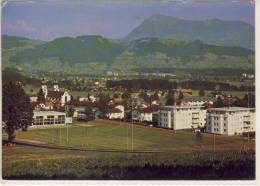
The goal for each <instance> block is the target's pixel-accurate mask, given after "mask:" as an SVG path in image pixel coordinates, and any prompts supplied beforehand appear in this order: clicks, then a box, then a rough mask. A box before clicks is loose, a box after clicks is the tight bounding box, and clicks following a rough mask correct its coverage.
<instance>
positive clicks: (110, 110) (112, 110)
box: [105, 108, 122, 114]
mask: <svg viewBox="0 0 260 186" xmlns="http://www.w3.org/2000/svg"><path fill="white" fill-rule="evenodd" d="M121 112H122V111H121V110H119V109H118V108H110V109H107V110H105V113H107V114H108V113H121Z"/></svg>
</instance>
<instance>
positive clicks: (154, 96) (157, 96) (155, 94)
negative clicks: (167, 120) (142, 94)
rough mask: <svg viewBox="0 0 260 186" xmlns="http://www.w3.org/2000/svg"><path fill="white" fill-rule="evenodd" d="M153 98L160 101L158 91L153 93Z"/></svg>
mask: <svg viewBox="0 0 260 186" xmlns="http://www.w3.org/2000/svg"><path fill="white" fill-rule="evenodd" d="M152 99H153V100H156V101H158V100H159V99H160V98H159V95H158V92H157V91H156V92H154V94H153V96H152Z"/></svg>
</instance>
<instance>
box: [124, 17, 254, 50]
mask: <svg viewBox="0 0 260 186" xmlns="http://www.w3.org/2000/svg"><path fill="white" fill-rule="evenodd" d="M145 37H158V38H177V39H178V40H189V41H191V40H201V41H204V42H206V43H209V44H217V45H224V46H241V47H246V48H250V49H253V50H254V46H255V43H254V41H255V38H254V27H253V26H252V25H250V24H247V23H244V22H241V21H222V20H218V19H211V20H204V21H193V20H184V19H178V18H174V17H170V16H164V15H153V16H151V17H149V18H148V19H146V20H144V21H143V22H142V23H141V24H140V25H139V26H137V27H136V28H135V29H134V30H133V31H132V32H130V33H129V34H128V36H127V37H126V38H124V39H125V40H128V41H131V40H136V39H140V38H145Z"/></svg>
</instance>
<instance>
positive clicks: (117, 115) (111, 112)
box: [105, 108, 124, 119]
mask: <svg viewBox="0 0 260 186" xmlns="http://www.w3.org/2000/svg"><path fill="white" fill-rule="evenodd" d="M105 116H106V117H107V118H108V119H123V118H124V113H123V112H122V111H121V110H119V109H118V108H110V109H107V110H106V111H105Z"/></svg>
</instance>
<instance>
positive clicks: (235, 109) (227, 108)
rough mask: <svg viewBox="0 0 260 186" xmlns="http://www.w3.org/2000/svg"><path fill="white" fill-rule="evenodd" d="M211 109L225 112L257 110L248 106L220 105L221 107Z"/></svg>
mask: <svg viewBox="0 0 260 186" xmlns="http://www.w3.org/2000/svg"><path fill="white" fill-rule="evenodd" d="M209 110H212V111H224V112H229V111H232V112H235V111H249V110H255V108H247V107H220V108H211V109H209Z"/></svg>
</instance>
